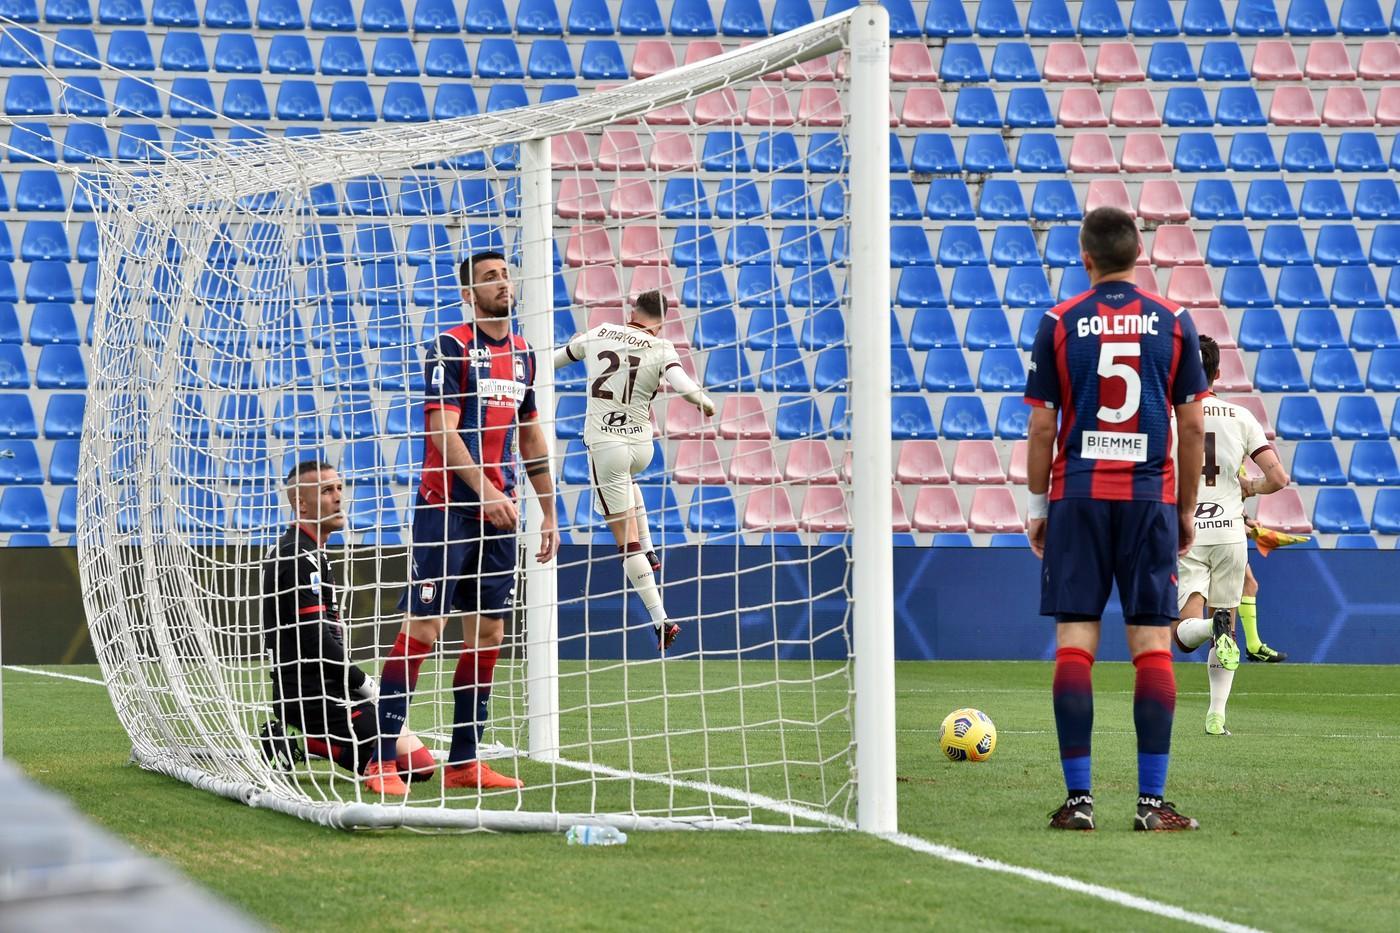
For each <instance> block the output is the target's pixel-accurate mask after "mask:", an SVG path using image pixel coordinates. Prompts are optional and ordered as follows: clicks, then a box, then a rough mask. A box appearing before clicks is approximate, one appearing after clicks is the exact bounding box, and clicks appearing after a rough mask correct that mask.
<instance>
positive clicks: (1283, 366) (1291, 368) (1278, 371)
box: [1254, 347, 1308, 392]
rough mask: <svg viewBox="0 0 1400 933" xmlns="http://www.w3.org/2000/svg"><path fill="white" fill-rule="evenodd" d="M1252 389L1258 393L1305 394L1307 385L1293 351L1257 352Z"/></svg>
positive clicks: (1279, 349) (1286, 349)
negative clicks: (1257, 358) (1257, 357)
mask: <svg viewBox="0 0 1400 933" xmlns="http://www.w3.org/2000/svg"><path fill="white" fill-rule="evenodd" d="M1254 387H1255V388H1256V389H1258V390H1259V391H1260V392H1305V391H1307V388H1308V383H1307V380H1306V379H1304V378H1303V368H1302V366H1300V365H1299V363H1298V357H1297V355H1296V354H1294V352H1293V350H1292V349H1291V348H1288V347H1276V348H1274V349H1270V350H1260V351H1259V360H1258V362H1257V363H1256V364H1255V367H1254Z"/></svg>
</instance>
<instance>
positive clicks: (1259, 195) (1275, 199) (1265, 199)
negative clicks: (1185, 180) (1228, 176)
mask: <svg viewBox="0 0 1400 933" xmlns="http://www.w3.org/2000/svg"><path fill="white" fill-rule="evenodd" d="M1202 184H1206V183H1205V182H1203V183H1202ZM1220 184H1223V185H1225V186H1226V187H1227V188H1231V186H1230V183H1229V182H1221V183H1220ZM1200 187H1201V186H1200V185H1199V184H1198V185H1197V186H1196V192H1197V197H1200ZM1231 192H1232V193H1231V197H1233V189H1232V188H1231ZM1244 212H1245V214H1246V215H1247V216H1248V217H1249V218H1250V219H1251V220H1297V219H1298V210H1297V208H1295V207H1294V206H1293V199H1292V197H1290V196H1289V194H1288V184H1287V183H1286V182H1284V181H1283V179H1281V178H1260V179H1256V180H1255V181H1252V182H1250V183H1249V191H1248V192H1247V193H1246V194H1245V203H1244Z"/></svg>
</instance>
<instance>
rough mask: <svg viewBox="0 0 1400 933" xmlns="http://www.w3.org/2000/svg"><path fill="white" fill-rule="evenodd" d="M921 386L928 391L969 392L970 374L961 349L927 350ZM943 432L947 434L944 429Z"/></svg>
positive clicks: (970, 385) (971, 384)
mask: <svg viewBox="0 0 1400 933" xmlns="http://www.w3.org/2000/svg"><path fill="white" fill-rule="evenodd" d="M923 386H924V388H925V389H928V390H929V391H930V392H971V391H972V390H973V382H972V374H971V373H970V372H969V371H968V368H967V359H966V357H965V356H964V355H963V351H962V350H961V349H960V348H957V347H951V348H946V349H937V350H930V351H928V356H927V358H926V359H925V361H924V375H923ZM943 433H944V435H945V436H946V435H947V432H946V431H945V432H943Z"/></svg>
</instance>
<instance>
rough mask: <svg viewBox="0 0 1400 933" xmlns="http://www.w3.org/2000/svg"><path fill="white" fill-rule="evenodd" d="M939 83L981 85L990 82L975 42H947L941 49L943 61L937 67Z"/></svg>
mask: <svg viewBox="0 0 1400 933" xmlns="http://www.w3.org/2000/svg"><path fill="white" fill-rule="evenodd" d="M938 78H939V80H940V81H949V82H953V83H959V84H961V83H969V84H982V83H985V82H986V81H988V80H990V76H989V75H988V74H987V66H986V65H985V64H983V62H982V52H981V50H980V48H979V47H978V45H977V43H975V42H949V43H948V44H947V45H945V46H944V47H943V60H942V62H940V63H939V66H938Z"/></svg>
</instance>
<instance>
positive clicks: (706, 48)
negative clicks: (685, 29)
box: [685, 39, 747, 65]
mask: <svg viewBox="0 0 1400 933" xmlns="http://www.w3.org/2000/svg"><path fill="white" fill-rule="evenodd" d="M746 44H747V43H746ZM723 54H724V45H723V43H721V42H720V41H719V40H718V39H692V40H690V45H687V46H686V47H685V63H686V64H687V65H693V64H695V63H696V62H703V61H704V60H705V59H707V58H714V57H715V56H717V55H723Z"/></svg>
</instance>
